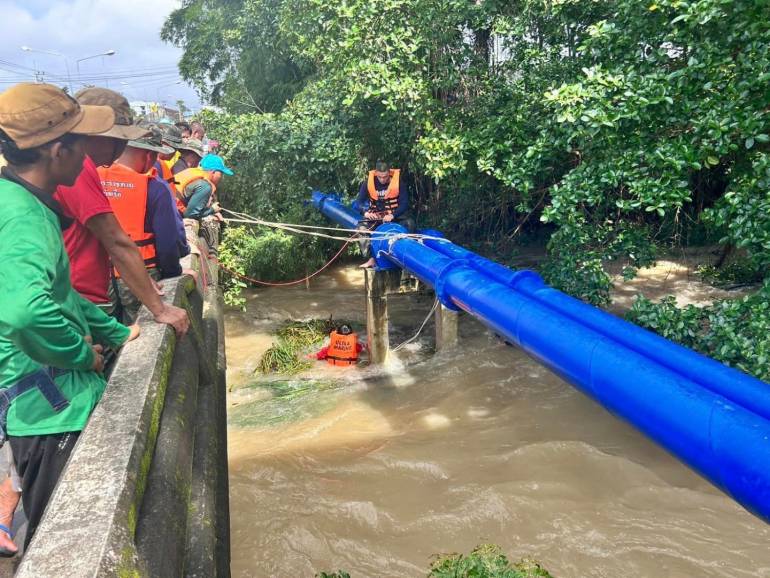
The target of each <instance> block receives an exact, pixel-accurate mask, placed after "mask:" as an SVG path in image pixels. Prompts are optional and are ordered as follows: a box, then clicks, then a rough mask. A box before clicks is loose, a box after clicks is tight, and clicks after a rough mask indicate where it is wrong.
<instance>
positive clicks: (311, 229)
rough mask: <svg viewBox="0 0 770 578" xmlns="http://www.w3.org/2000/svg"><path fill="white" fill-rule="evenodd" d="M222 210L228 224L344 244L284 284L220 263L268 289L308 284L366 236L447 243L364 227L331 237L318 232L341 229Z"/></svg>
mask: <svg viewBox="0 0 770 578" xmlns="http://www.w3.org/2000/svg"><path fill="white" fill-rule="evenodd" d="M220 210H221V211H222V212H223V213H227V214H229V215H233V218H225V219H224V221H225V222H226V223H243V224H248V225H260V226H263V227H269V228H271V229H278V230H282V231H289V232H291V233H296V234H299V235H308V236H311V237H319V238H322V239H331V240H333V241H341V242H343V245H342V247H341V248H340V250H339V251H337V252H336V253H335V254H334V256H333V257H332V258H331V259H329V260H328V261H327V262H326V263H324V265H323V266H322V267H321V268H320V269H318V270H317V271H314V272H313V273H311V274H309V275H306V276H305V277H303V278H302V279H296V280H294V281H284V282H269V281H261V280H259V279H254V278H253V277H249V276H248V275H244V274H242V273H238V272H237V271H234V270H232V269H230V268H229V267H226V266H225V265H223V264H222V263H221V262H220V263H219V266H220V267H221V268H222V269H223V270H224V271H227V272H228V273H229V274H230V275H232V276H233V277H236V278H238V279H240V280H242V281H247V282H249V283H253V284H255V285H263V286H266V287H289V286H292V285H299V284H301V283H306V282H307V281H309V280H310V279H312V278H313V277H315V276H316V275H318V274H319V273H321V272H323V271H324V270H326V269H327V268H328V267H329V266H331V264H332V263H334V262H335V261H336V260H337V259H338V258H339V257H340V255H342V253H343V252H344V251H345V249H346V248H347V247H348V245H350V243H352V242H353V241H355V240H356V239H360V238H361V237H363V236H366V235H369V236H370V238H376V239H388V240H393V241H395V240H398V239H413V240H416V241H421V240H424V239H430V240H435V241H446V239H444V238H443V237H434V236H431V235H423V234H420V233H379V232H377V231H373V230H369V229H366V228H364V227H362V228H361V229H358V230H357V231H356V232H355V234H353V235H351V236H350V237H342V236H337V235H330V234H327V233H321V232H318V231H339V230H340V229H339V228H337V227H322V226H318V225H297V224H292V223H279V222H275V221H265V220H263V219H258V218H256V217H253V216H251V215H248V214H246V213H240V212H238V211H232V210H230V209H225V208H220Z"/></svg>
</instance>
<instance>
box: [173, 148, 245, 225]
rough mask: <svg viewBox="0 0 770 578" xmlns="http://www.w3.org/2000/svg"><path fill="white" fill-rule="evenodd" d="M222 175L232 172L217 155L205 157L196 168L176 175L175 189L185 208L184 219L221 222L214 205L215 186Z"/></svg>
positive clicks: (231, 173)
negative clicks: (206, 218)
mask: <svg viewBox="0 0 770 578" xmlns="http://www.w3.org/2000/svg"><path fill="white" fill-rule="evenodd" d="M222 175H228V176H232V175H233V171H232V170H231V169H229V168H228V167H227V166H225V161H224V160H222V157H220V156H219V155H206V156H205V157H203V158H202V159H201V162H200V164H199V165H198V166H197V167H195V168H190V169H185V170H184V171H182V172H181V173H178V174H177V175H176V181H177V183H178V184H177V187H178V189H179V192H180V196H181V200H182V203H184V206H185V211H184V218H185V219H197V220H201V219H203V218H204V217H209V216H214V217H216V218H217V220H222V217H221V215H220V213H219V211H218V210H217V205H216V203H215V201H216V191H217V185H218V184H219V182H220V181H221V180H222Z"/></svg>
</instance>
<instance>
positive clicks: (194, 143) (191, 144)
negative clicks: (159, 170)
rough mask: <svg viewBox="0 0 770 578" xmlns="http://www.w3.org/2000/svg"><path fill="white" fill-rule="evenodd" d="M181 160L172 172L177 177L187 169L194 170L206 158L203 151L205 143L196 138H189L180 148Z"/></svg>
mask: <svg viewBox="0 0 770 578" xmlns="http://www.w3.org/2000/svg"><path fill="white" fill-rule="evenodd" d="M179 155H180V156H179V160H178V161H177V162H176V163H175V164H174V166H173V167H172V169H171V170H172V172H173V173H174V174H175V175H176V174H179V173H181V172H182V171H186V170H187V169H194V168H195V167H197V166H198V164H199V163H200V162H201V159H202V158H203V157H204V156H206V152H205V151H204V150H203V143H202V142H201V141H199V140H198V139H196V138H188V139H186V140H185V141H184V142H183V143H182V146H180V147H179Z"/></svg>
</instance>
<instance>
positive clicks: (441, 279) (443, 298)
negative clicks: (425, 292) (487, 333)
mask: <svg viewBox="0 0 770 578" xmlns="http://www.w3.org/2000/svg"><path fill="white" fill-rule="evenodd" d="M460 268H470V265H469V264H468V263H467V262H466V261H464V260H462V259H454V260H452V261H450V262H449V263H447V265H446V266H445V267H444V268H443V269H441V271H439V273H438V275H436V283H435V284H434V285H433V291H435V292H436V298H437V299H438V300H439V302H440V303H441V304H442V305H443V306H444V307H446V308H447V309H449V310H450V311H461V310H462V309H461V308H460V307H458V306H457V305H455V303H454V301H452V298H451V296H450V295H449V291H448V289H447V286H446V283H447V278H448V277H449V274H450V273H452V272H454V270H455V269H460Z"/></svg>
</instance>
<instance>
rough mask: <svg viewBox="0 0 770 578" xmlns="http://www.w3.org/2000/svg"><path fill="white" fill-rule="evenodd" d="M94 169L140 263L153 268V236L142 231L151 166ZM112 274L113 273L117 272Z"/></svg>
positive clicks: (156, 260)
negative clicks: (144, 170) (138, 169)
mask: <svg viewBox="0 0 770 578" xmlns="http://www.w3.org/2000/svg"><path fill="white" fill-rule="evenodd" d="M97 170H98V171H99V178H100V179H101V181H102V188H103V189H104V194H105V195H107V199H108V200H109V201H110V206H111V207H112V210H113V212H114V213H115V218H116V219H117V220H118V222H119V223H120V226H121V227H122V228H123V230H124V231H125V232H126V234H127V235H128V236H129V237H131V240H132V241H133V242H134V243H136V246H137V247H138V248H139V254H140V255H141V256H142V259H144V266H145V267H147V268H148V269H152V268H153V267H157V266H158V259H157V256H156V250H155V235H154V234H153V233H152V232H151V231H146V230H145V225H144V223H145V218H146V215H147V189H148V186H149V183H150V181H151V180H152V179H154V178H155V169H152V170H150V172H149V173H146V174H140V173H137V172H136V171H134V170H132V169H130V168H128V167H127V166H125V165H121V164H118V163H114V164H113V165H112V166H110V167H99V168H98V169H97ZM115 275H116V276H117V271H116V272H115Z"/></svg>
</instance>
